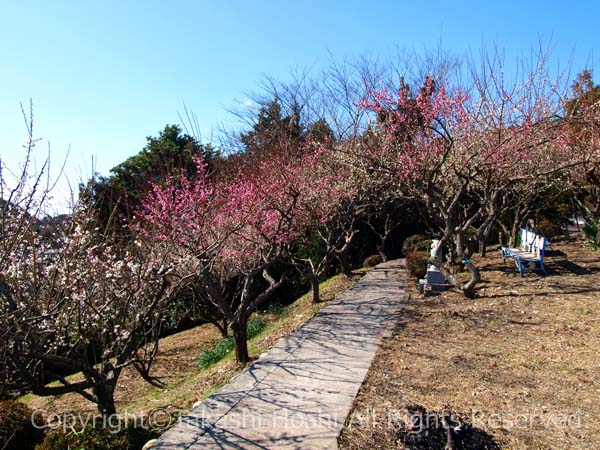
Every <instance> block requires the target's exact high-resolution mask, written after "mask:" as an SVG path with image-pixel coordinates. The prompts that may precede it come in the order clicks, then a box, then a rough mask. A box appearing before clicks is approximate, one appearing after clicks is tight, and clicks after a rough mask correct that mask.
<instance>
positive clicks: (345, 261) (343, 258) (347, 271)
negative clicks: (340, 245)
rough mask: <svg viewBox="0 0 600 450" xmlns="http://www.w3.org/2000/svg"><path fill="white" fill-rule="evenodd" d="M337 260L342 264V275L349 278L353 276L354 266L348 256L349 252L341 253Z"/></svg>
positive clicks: (338, 254)
mask: <svg viewBox="0 0 600 450" xmlns="http://www.w3.org/2000/svg"><path fill="white" fill-rule="evenodd" d="M336 256H337V259H338V261H339V263H340V267H341V269H342V273H343V274H344V275H346V276H347V277H348V278H350V277H351V276H352V266H351V265H350V261H349V260H350V258H349V257H348V255H347V252H345V251H341V252H338V253H337V254H336Z"/></svg>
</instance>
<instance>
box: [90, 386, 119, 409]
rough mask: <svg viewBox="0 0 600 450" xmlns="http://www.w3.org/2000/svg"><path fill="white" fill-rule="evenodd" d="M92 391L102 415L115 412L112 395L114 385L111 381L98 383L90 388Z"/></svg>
mask: <svg viewBox="0 0 600 450" xmlns="http://www.w3.org/2000/svg"><path fill="white" fill-rule="evenodd" d="M92 392H93V393H94V396H95V398H96V402H97V403H96V404H97V405H98V411H99V412H100V414H102V416H103V417H110V416H114V415H115V414H117V409H116V408H115V397H114V392H115V387H114V386H113V385H112V384H111V383H106V382H105V383H103V384H98V385H96V386H94V387H93V388H92Z"/></svg>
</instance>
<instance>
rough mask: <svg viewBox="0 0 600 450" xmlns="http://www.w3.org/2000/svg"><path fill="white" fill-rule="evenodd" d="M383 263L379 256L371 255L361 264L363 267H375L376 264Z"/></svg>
mask: <svg viewBox="0 0 600 450" xmlns="http://www.w3.org/2000/svg"><path fill="white" fill-rule="evenodd" d="M382 262H383V258H382V257H381V255H371V256H369V257H367V258H366V259H365V261H364V262H363V267H365V268H368V267H375V266H376V265H377V264H381V263H382Z"/></svg>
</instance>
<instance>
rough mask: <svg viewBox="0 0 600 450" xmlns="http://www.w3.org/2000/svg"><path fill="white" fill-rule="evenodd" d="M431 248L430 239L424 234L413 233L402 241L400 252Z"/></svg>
mask: <svg viewBox="0 0 600 450" xmlns="http://www.w3.org/2000/svg"><path fill="white" fill-rule="evenodd" d="M430 249H431V239H430V238H429V237H428V236H425V235H424V234H414V235H412V236H409V237H407V238H406V239H405V240H404V242H403V243H402V253H404V254H405V255H406V256H408V254H409V253H414V252H426V251H429V250H430Z"/></svg>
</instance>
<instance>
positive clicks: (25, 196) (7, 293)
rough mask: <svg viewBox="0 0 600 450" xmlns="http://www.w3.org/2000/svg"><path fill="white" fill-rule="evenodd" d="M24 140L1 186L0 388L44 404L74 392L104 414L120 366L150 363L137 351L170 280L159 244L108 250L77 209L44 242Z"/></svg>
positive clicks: (37, 178)
mask: <svg viewBox="0 0 600 450" xmlns="http://www.w3.org/2000/svg"><path fill="white" fill-rule="evenodd" d="M29 135H30V139H29V145H28V148H27V154H26V156H27V157H26V162H25V163H24V164H23V165H22V173H21V175H20V176H19V177H17V180H16V185H15V186H14V187H13V188H12V189H8V188H7V186H8V184H9V183H8V182H7V180H6V179H2V185H3V186H4V187H6V189H4V190H3V201H2V208H1V224H0V234H1V239H0V242H1V244H0V330H1V331H0V359H1V366H0V367H1V368H0V373H1V380H0V382H1V383H2V384H1V387H2V390H3V391H4V392H5V393H6V392H11V391H12V392H15V391H19V392H23V391H30V392H33V393H34V394H37V395H42V396H46V395H61V394H65V393H69V392H75V393H78V394H80V395H82V396H83V397H85V398H86V399H88V400H90V401H91V402H93V403H95V404H96V405H97V407H98V410H99V412H100V413H101V414H103V415H107V416H109V415H112V414H115V412H116V410H115V403H114V391H115V388H116V385H117V381H118V379H119V375H120V374H121V371H122V370H123V368H124V367H126V366H128V365H131V364H136V363H138V364H139V363H143V362H144V361H143V360H144V359H145V358H152V357H153V356H154V353H153V352H151V351H149V352H144V351H143V348H144V346H145V345H147V344H150V345H152V343H151V342H150V341H151V340H150V339H148V337H149V336H153V331H154V330H155V327H156V326H158V324H159V323H160V316H161V314H162V313H163V311H164V310H165V308H166V307H167V306H168V304H169V302H170V299H171V297H172V294H173V292H174V291H175V290H176V289H177V288H178V285H179V284H178V280H177V279H175V278H174V277H173V276H172V271H173V265H172V264H171V262H170V260H169V258H168V256H167V253H166V252H164V251H162V248H161V244H160V241H152V242H154V244H153V246H150V245H149V244H143V243H141V242H136V243H135V244H132V245H130V246H129V247H127V248H124V247H117V246H115V244H110V243H108V242H107V241H106V240H105V239H104V236H103V234H102V230H100V229H98V228H96V223H97V222H96V220H95V217H94V215H93V214H92V212H91V211H90V210H89V209H86V208H85V207H81V208H76V210H75V212H74V213H73V214H72V215H71V216H69V218H68V219H66V222H67V224H66V226H65V227H64V228H65V230H66V231H64V232H63V233H58V234H57V235H55V236H54V238H53V239H52V240H50V238H49V237H48V233H41V230H40V227H39V223H40V222H39V220H38V219H37V214H39V213H40V211H42V210H43V207H44V203H45V201H46V197H47V190H46V188H45V187H43V186H45V185H44V184H43V183H41V181H42V178H43V173H42V174H40V173H38V174H35V175H33V176H32V175H31V173H30V170H29V169H30V165H29V163H28V161H29V160H30V158H31V155H32V149H33V143H34V141H33V139H32V138H31V135H32V133H31V128H30V129H29ZM3 169H4V167H3ZM5 193H6V195H4V194H5Z"/></svg>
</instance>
